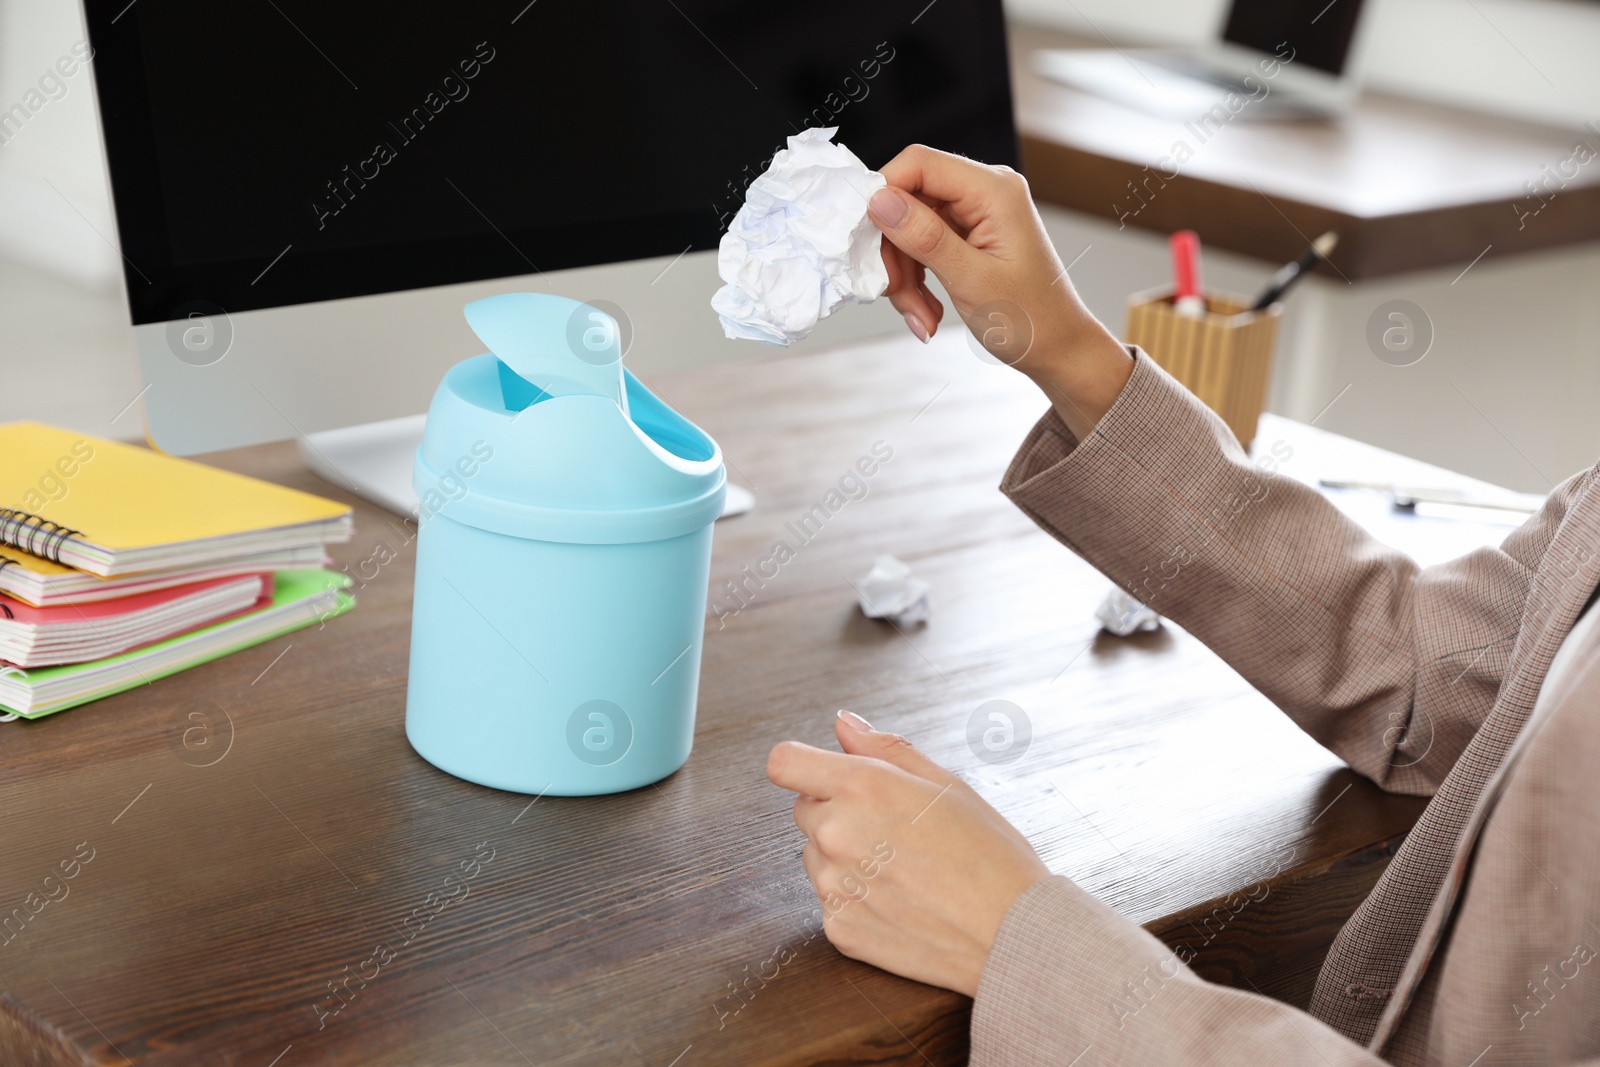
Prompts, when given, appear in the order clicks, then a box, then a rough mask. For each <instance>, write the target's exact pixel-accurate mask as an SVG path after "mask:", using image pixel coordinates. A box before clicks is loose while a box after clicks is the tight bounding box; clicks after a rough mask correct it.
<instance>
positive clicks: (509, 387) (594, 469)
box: [412, 293, 727, 544]
mask: <svg viewBox="0 0 1600 1067" xmlns="http://www.w3.org/2000/svg"><path fill="white" fill-rule="evenodd" d="M466 317H467V322H468V324H469V325H470V326H471V327H472V329H473V331H474V332H475V333H476V334H477V335H478V338H479V339H480V340H482V341H483V342H484V344H486V345H487V346H488V347H489V349H490V350H489V351H488V352H486V353H484V354H482V355H478V356H473V357H471V358H470V359H466V360H463V361H462V362H460V363H458V364H456V365H455V366H454V367H452V368H450V370H449V371H448V372H446V374H445V376H444V380H443V381H441V382H440V383H439V388H438V390H437V391H436V392H435V393H434V396H433V401H432V403H431V404H430V405H429V407H428V420H427V427H426V429H425V430H424V431H423V437H422V444H421V446H420V447H419V448H418V450H417V458H416V464H415V466H414V468H413V474H412V484H413V486H414V487H415V489H416V490H417V495H418V498H419V508H418V520H419V522H420V523H423V524H425V523H426V522H427V521H428V520H429V519H431V518H432V517H433V516H435V515H447V516H449V517H450V518H451V519H453V520H455V521H457V522H462V523H465V524H467V525H469V526H475V527H478V528H480V529H485V530H491V531H494V532H496V533H503V534H509V535H511V536H514V537H527V538H534V539H538V540H544V541H562V542H569V543H576V544H624V543H629V542H637V541H656V540H662V539H665V538H668V537H677V536H681V535H683V534H686V533H690V532H692V531H694V530H698V529H700V528H702V527H704V526H705V525H707V524H708V523H710V522H713V521H714V520H715V519H716V517H717V516H718V515H719V514H721V512H722V500H723V496H724V495H725V494H726V491H727V490H726V482H727V475H726V472H725V470H724V466H723V461H722V451H721V449H719V448H718V447H717V443H716V442H715V441H714V440H712V439H711V437H710V436H709V435H707V434H706V433H705V432H704V431H703V430H701V429H700V428H699V427H698V426H695V425H694V424H693V423H692V422H690V421H689V420H688V419H685V418H684V417H683V416H682V415H680V414H678V413H677V412H676V411H674V410H673V409H672V408H671V407H669V406H668V405H667V404H665V403H664V402H662V400H661V399H660V398H659V397H657V396H656V395H655V394H654V393H652V392H650V390H649V389H647V388H645V386H644V385H643V384H642V383H641V382H640V381H639V380H638V379H637V378H635V377H634V376H633V374H632V373H631V372H629V371H628V370H627V369H626V368H624V367H623V366H622V353H621V348H620V337H619V332H620V331H619V330H618V328H617V324H616V321H615V320H614V319H613V318H612V317H611V316H610V315H608V314H607V313H606V312H604V311H603V310H601V309H599V308H597V307H595V306H594V305H591V304H585V303H583V302H581V301H577V300H572V299H569V298H567V297H561V296H554V295H552V294H547V293H506V294H503V295H500V296H491V297H487V298H485V299H483V300H477V301H474V302H472V303H470V304H468V305H467V307H466Z"/></svg>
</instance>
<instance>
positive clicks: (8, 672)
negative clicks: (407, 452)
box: [0, 423, 355, 718]
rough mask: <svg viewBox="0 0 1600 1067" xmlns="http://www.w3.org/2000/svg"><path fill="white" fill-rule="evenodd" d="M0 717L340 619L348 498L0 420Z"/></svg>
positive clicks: (118, 687) (347, 603) (57, 704)
mask: <svg viewBox="0 0 1600 1067" xmlns="http://www.w3.org/2000/svg"><path fill="white" fill-rule="evenodd" d="M0 505H3V506H0V713H5V716H6V717H14V716H22V717H24V718H37V717H39V716H41V715H48V714H50V713H51V712H55V711H61V710H62V709H64V708H70V707H73V706H75V705H78V704H83V703H86V702H88V701H91V700H96V699H99V698H100V697H103V696H107V695H109V694H111V693H116V692H120V691H122V690H124V689H129V688H132V687H133V686H136V685H142V684H145V683H147V682H152V681H154V680H156V679H157V678H160V677H163V676H164V675H168V674H172V673H173V672H175V671H181V670H184V669H185V668H188V667H192V666H194V665H195V664H198V663H203V662H206V661H207V660H211V659H215V658H217V657H218V656H223V655H227V654H228V653H230V652H235V651H238V650H239V649H241V648H245V647H247V646H249V645H254V644H257V643H259V642H262V641H266V640H268V639H270V638H273V637H276V636H278V635H279V634H283V633H287V632H288V631H290V630H294V629H298V628H299V627H302V626H306V625H309V624H311V623H314V622H318V621H320V620H323V619H326V618H329V617H331V616H333V615H337V614H340V613H342V612H344V611H347V610H348V609H349V608H350V607H351V606H352V605H353V604H354V603H355V601H354V599H353V598H352V597H351V596H350V594H349V593H347V592H345V591H344V590H345V587H346V586H348V585H349V579H348V578H346V577H345V576H343V575H340V574H335V573H333V572H331V571H326V570H321V569H318V568H320V567H321V566H322V564H323V563H325V562H326V553H325V548H324V546H325V545H327V544H329V543H331V542H337V541H347V540H349V539H350V535H351V527H350V509H349V508H348V507H346V506H345V505H343V504H338V503H335V502H333V501H331V500H324V499H322V498H321V497H316V496H312V495H311V494H309V493H302V492H299V491H297V490H294V489H287V488H284V487H282V486H278V485H272V484H270V483H267V482H261V481H257V480H256V479H254V478H247V477H245V476H243V475H239V474H233V473H231V472H228V471H223V470H218V469H216V468H213V467H207V466H204V465H202V464H199V463H193V462H190V461H188V460H183V459H177V458H175V457H172V456H165V455H162V454H161V453H159V452H153V451H151V450H149V449H146V448H139V447H137V446H133V445H126V444H120V443H118V442H115V441H103V440H100V439H99V438H94V437H88V436H86V435H84V434H76V433H71V432H69V431H66V430H58V429H55V428H53V427H49V426H41V425H38V424H36V423H16V424H12V425H8V426H0Z"/></svg>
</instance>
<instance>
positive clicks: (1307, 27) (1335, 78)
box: [1034, 0, 1362, 120]
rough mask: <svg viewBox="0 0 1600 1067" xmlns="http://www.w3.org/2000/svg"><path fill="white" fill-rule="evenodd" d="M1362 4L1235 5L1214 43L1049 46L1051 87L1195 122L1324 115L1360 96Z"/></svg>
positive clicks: (1039, 62) (1044, 70)
mask: <svg viewBox="0 0 1600 1067" xmlns="http://www.w3.org/2000/svg"><path fill="white" fill-rule="evenodd" d="M1361 8H1362V0H1234V2H1233V3H1232V4H1231V5H1230V6H1229V8H1228V10H1227V12H1226V14H1225V15H1224V16H1223V18H1222V22H1221V25H1220V26H1219V27H1218V31H1217V35H1216V39H1215V40H1214V41H1212V42H1211V43H1210V44H1207V45H1205V46H1203V47H1200V48H1188V49H1155V48H1149V49H1146V48H1140V49H1118V48H1111V49H1047V50H1043V51H1040V52H1038V53H1036V54H1035V56H1034V65H1035V69H1037V70H1038V72H1039V73H1040V74H1042V75H1043V76H1045V77H1047V78H1050V79H1051V80H1053V81H1059V82H1062V83H1064V84H1067V85H1071V86H1073V87H1074V88H1078V89H1083V90H1085V91H1087V92H1092V93H1096V94H1098V95H1100V96H1103V97H1106V98H1108V99H1112V100H1116V101H1118V102H1120V103H1124V104H1128V105H1131V106H1133V107H1137V108H1139V109H1140V110H1143V111H1148V112H1150V113H1152V114H1156V115H1161V116H1164V117H1170V118H1180V119H1189V120H1194V119H1196V118H1198V117H1201V116H1204V115H1206V114H1213V113H1215V112H1214V109H1216V108H1218V107H1222V108H1224V109H1225V110H1226V111H1227V112H1228V118H1229V119H1231V118H1233V117H1239V118H1254V119H1283V118H1326V117H1330V116H1334V115H1338V114H1340V113H1341V112H1344V111H1346V110H1348V109H1349V107H1350V105H1351V104H1352V103H1354V102H1355V98H1356V95H1357V93H1358V91H1359V81H1358V78H1357V72H1356V69H1355V68H1356V66H1357V64H1356V63H1355V62H1354V60H1355V59H1357V58H1358V56H1359V52H1360V49H1359V44H1360V41H1359V31H1360V28H1361V23H1362V19H1361Z"/></svg>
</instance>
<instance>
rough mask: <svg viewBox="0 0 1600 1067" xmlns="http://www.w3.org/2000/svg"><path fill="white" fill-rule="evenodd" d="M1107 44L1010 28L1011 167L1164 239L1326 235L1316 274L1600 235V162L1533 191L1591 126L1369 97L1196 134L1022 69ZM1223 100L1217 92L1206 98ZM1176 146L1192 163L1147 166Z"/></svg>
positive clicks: (1270, 246)
mask: <svg viewBox="0 0 1600 1067" xmlns="http://www.w3.org/2000/svg"><path fill="white" fill-rule="evenodd" d="M1107 47H1109V45H1108V44H1107V42H1105V41H1103V40H1096V39H1093V38H1084V37H1077V36H1073V35H1069V34H1064V33H1060V32H1057V31H1053V30H1044V29H1038V28H1034V27H1030V26H1023V25H1016V24H1014V25H1013V29H1012V33H1011V71H1012V87H1013V91H1014V93H1015V94H1016V104H1015V106H1016V114H1017V128H1018V139H1019V141H1020V144H1021V151H1022V162H1023V171H1024V173H1026V174H1027V176H1028V181H1029V183H1030V184H1031V186H1032V188H1033V192H1034V195H1035V196H1036V197H1038V198H1040V199H1042V200H1047V201H1050V202H1053V203H1056V204H1059V205H1061V206H1062V207H1067V208H1071V209H1073V210H1076V211H1082V212H1085V213H1087V214H1090V215H1095V216H1098V217H1100V218H1104V219H1108V220H1110V221H1112V222H1117V221H1119V220H1121V221H1122V222H1123V223H1125V224H1127V225H1132V226H1139V227H1142V228H1145V229H1151V230H1157V231H1160V232H1163V233H1165V232H1170V231H1172V230H1178V229H1184V228H1189V229H1194V230H1196V231H1198V232H1199V234H1200V237H1201V239H1202V240H1204V241H1205V242H1206V243H1207V244H1211V245H1215V246H1216V247H1218V248H1224V249H1228V250H1229V251H1233V252H1239V253H1243V254H1245V255H1249V256H1256V257H1259V258H1261V259H1265V260H1270V261H1273V262H1287V261H1288V260H1290V259H1292V258H1294V257H1295V256H1298V255H1299V254H1300V253H1301V252H1302V251H1303V250H1304V249H1305V247H1306V246H1307V245H1308V244H1309V243H1310V241H1311V239H1312V238H1314V237H1316V236H1317V235H1318V234H1320V233H1322V232H1323V231H1325V230H1329V229H1336V230H1338V231H1339V235H1340V241H1339V248H1338V250H1337V251H1336V252H1335V253H1334V254H1333V256H1332V257H1331V259H1332V261H1333V263H1334V265H1335V266H1336V267H1337V271H1334V270H1331V269H1329V267H1328V266H1327V265H1326V264H1324V265H1323V266H1322V268H1321V269H1322V271H1323V272H1324V273H1326V274H1328V275H1330V276H1333V277H1343V278H1345V279H1347V280H1350V281H1360V280H1362V279H1364V278H1376V277H1381V276H1384V275H1390V274H1398V273H1401V272H1404V271H1414V270H1423V269H1427V268H1430V267H1440V266H1445V265H1449V264H1459V265H1461V266H1465V265H1466V264H1467V263H1468V262H1469V261H1472V260H1473V259H1474V258H1475V257H1477V256H1479V255H1481V254H1483V253H1484V252H1485V251H1486V249H1487V247H1488V246H1490V245H1493V246H1494V252H1493V253H1492V255H1493V257H1495V258H1497V257H1500V256H1504V255H1509V254H1512V253H1515V252H1524V251H1531V250H1534V249H1539V248H1551V247H1556V246H1561V245H1567V244H1572V243H1576V242H1580V241H1590V240H1595V239H1600V166H1577V167H1572V168H1569V169H1571V170H1573V171H1575V174H1568V175H1559V174H1558V175H1557V178H1556V181H1555V183H1554V184H1551V185H1549V186H1544V185H1542V184H1540V183H1544V182H1546V180H1547V175H1548V174H1550V173H1554V172H1557V170H1558V168H1561V166H1562V164H1563V161H1569V160H1570V159H1571V157H1572V155H1573V148H1574V145H1575V143H1576V141H1577V140H1578V139H1579V137H1584V138H1586V139H1587V140H1588V142H1589V143H1590V144H1600V140H1597V137H1600V135H1597V134H1596V133H1595V132H1594V131H1584V132H1580V131H1572V130H1562V129H1555V128H1551V127H1541V126H1537V125H1534V124H1532V123H1528V122H1518V121H1515V120H1512V119H1504V118H1498V117H1495V116H1491V115H1485V114H1481V113H1478V112H1473V111H1467V110H1462V109H1458V108H1452V107H1447V106H1444V105H1441V104H1430V103H1424V102H1420V101H1415V100H1404V99H1401V98H1398V97H1391V96H1383V95H1379V94H1376V93H1368V94H1366V95H1365V96H1364V97H1363V98H1362V99H1361V100H1360V101H1359V102H1358V103H1357V104H1356V105H1355V107H1354V109H1353V110H1352V111H1351V112H1350V113H1349V114H1348V115H1346V116H1344V117H1343V118H1342V119H1340V120H1338V121H1336V122H1292V121H1276V120H1271V121H1256V120H1254V119H1252V118H1251V117H1250V115H1249V107H1250V105H1249V104H1246V105H1245V106H1244V108H1243V109H1242V110H1241V111H1240V112H1239V113H1238V114H1236V115H1234V116H1232V118H1231V119H1230V120H1229V121H1228V122H1227V123H1226V124H1225V125H1224V126H1223V127H1222V128H1221V129H1220V130H1217V125H1218V124H1217V123H1216V122H1215V121H1213V123H1212V125H1211V126H1210V127H1209V128H1206V129H1200V128H1199V120H1200V118H1201V117H1202V116H1201V115H1199V114H1197V115H1195V116H1193V118H1192V119H1191V120H1189V122H1188V123H1187V124H1186V122H1185V121H1184V120H1181V119H1173V118H1161V117H1157V116H1155V115H1151V114H1147V113H1145V112H1142V111H1138V110H1134V109H1132V108H1129V107H1126V106H1124V105H1122V104H1118V103H1115V102H1113V101H1111V100H1108V99H1105V98H1102V97H1099V96H1096V95H1094V94H1092V93H1087V92H1083V91H1080V90H1078V89H1074V88H1070V87H1068V86H1066V85H1063V84H1061V83H1059V82H1055V81H1051V80H1049V79H1047V78H1044V77H1042V76H1040V75H1039V74H1038V73H1036V72H1035V70H1034V66H1033V54H1034V53H1035V52H1036V51H1038V50H1039V49H1042V48H1107ZM1264 84H1266V85H1267V86H1269V87H1270V86H1271V84H1272V83H1271V80H1270V79H1266V80H1264ZM1225 95H1226V90H1224V89H1222V88H1220V87H1219V88H1218V89H1217V101H1218V102H1219V103H1220V102H1221V101H1222V99H1223V97H1224V96H1225ZM1213 131H1216V132H1213ZM1180 141H1181V142H1184V143H1185V144H1186V145H1187V151H1189V152H1192V153H1193V155H1192V158H1190V159H1188V161H1187V162H1184V163H1182V164H1181V165H1178V164H1176V163H1175V162H1164V163H1159V165H1158V162H1159V161H1161V160H1163V157H1166V158H1167V159H1169V160H1172V159H1174V158H1175V157H1174V153H1175V145H1176V144H1177V143H1178V142H1180ZM1180 154H1181V153H1180ZM1175 172H1176V174H1175ZM1525 183H1535V185H1536V186H1537V187H1539V188H1540V191H1541V193H1542V200H1541V199H1535V198H1534V197H1533V196H1532V194H1531V193H1530V192H1529V189H1528V188H1527V187H1526V185H1525ZM1551 190H1554V191H1555V193H1556V195H1554V196H1552V195H1551ZM1541 203H1543V205H1544V206H1542V207H1541ZM1519 205H1520V211H1521V212H1530V211H1537V212H1538V214H1537V216H1536V218H1537V224H1535V220H1534V218H1533V217H1528V218H1527V219H1526V225H1524V219H1523V217H1522V215H1521V214H1520V213H1519V210H1518V206H1519Z"/></svg>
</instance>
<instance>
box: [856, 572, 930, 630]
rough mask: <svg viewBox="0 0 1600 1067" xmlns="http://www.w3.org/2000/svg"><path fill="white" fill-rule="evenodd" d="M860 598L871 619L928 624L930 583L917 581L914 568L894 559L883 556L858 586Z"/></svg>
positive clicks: (904, 624) (897, 622)
mask: <svg viewBox="0 0 1600 1067" xmlns="http://www.w3.org/2000/svg"><path fill="white" fill-rule="evenodd" d="M856 599H857V600H858V601H859V602H860V604H861V611H862V614H864V615H866V616H867V618H869V619H888V620H889V621H890V622H893V623H896V624H898V625H900V626H915V625H917V624H918V623H923V622H927V621H928V616H929V615H931V614H932V613H933V608H932V605H931V604H929V602H928V583H927V582H925V581H923V580H922V579H921V578H914V577H912V574H911V568H910V567H908V566H907V565H906V564H905V563H903V562H901V561H900V560H898V559H896V558H894V557H893V556H879V557H878V558H877V559H875V560H873V561H872V570H870V571H868V572H867V575H866V577H864V578H862V579H861V581H860V582H858V583H857V584H856Z"/></svg>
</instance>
